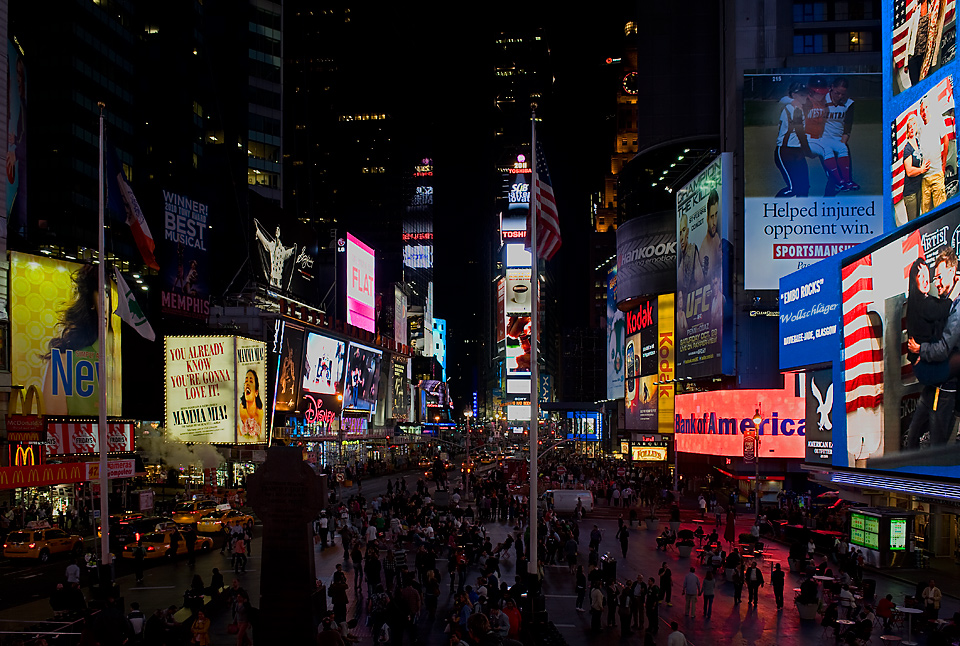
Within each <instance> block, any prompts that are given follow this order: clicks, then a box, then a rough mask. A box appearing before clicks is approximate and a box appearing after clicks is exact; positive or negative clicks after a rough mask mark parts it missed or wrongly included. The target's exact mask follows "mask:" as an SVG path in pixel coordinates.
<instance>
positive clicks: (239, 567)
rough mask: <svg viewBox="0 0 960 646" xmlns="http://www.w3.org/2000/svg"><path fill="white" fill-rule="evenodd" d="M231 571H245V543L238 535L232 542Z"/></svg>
mask: <svg viewBox="0 0 960 646" xmlns="http://www.w3.org/2000/svg"><path fill="white" fill-rule="evenodd" d="M233 559H234V560H233V573H234V574H246V573H247V543H246V541H244V540H243V537H242V536H239V537H237V538H236V540H234V542H233Z"/></svg>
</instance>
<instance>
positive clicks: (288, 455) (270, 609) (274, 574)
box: [247, 446, 326, 644]
mask: <svg viewBox="0 0 960 646" xmlns="http://www.w3.org/2000/svg"><path fill="white" fill-rule="evenodd" d="M247 499H248V500H249V502H250V506H252V507H253V509H254V511H256V513H257V517H259V518H260V520H261V522H262V523H263V542H262V554H261V561H260V621H259V623H258V625H257V626H256V632H255V639H256V641H257V642H258V643H272V641H273V640H274V639H280V638H281V636H282V640H283V642H284V643H287V644H312V643H313V642H314V640H315V639H316V628H315V627H314V623H313V611H312V607H311V597H312V595H313V592H314V589H315V585H316V571H315V569H314V558H313V554H314V552H313V550H314V547H313V526H312V523H313V520H314V519H315V518H316V517H317V514H318V513H319V512H320V510H321V509H322V508H323V507H324V506H325V504H326V482H325V478H323V477H322V476H318V475H317V474H316V473H315V472H314V471H313V469H312V468H310V465H308V464H307V463H306V462H304V461H303V454H302V452H301V450H300V449H299V448H294V447H285V446H275V447H271V448H270V449H268V450H267V460H266V462H264V463H263V464H262V465H261V466H260V468H259V469H257V470H256V472H255V473H253V474H252V475H251V476H249V477H248V478H247Z"/></svg>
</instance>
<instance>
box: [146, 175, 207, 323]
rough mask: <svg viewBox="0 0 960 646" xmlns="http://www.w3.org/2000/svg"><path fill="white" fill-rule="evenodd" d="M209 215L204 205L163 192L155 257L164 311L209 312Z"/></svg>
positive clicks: (179, 313) (193, 314)
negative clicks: (158, 241) (161, 233)
mask: <svg viewBox="0 0 960 646" xmlns="http://www.w3.org/2000/svg"><path fill="white" fill-rule="evenodd" d="M209 215H210V213H209V208H208V206H207V205H206V204H203V203H202V202H197V201H196V200H193V199H190V198H189V197H187V196H185V195H179V194H177V193H173V192H171V191H167V190H164V191H163V243H162V244H161V245H160V248H159V250H158V256H159V261H160V302H161V309H162V311H163V313H164V314H173V315H175V316H184V317H188V318H197V319H203V320H206V319H207V316H209V315H210V298H209V297H210V268H209V265H208V263H207V246H208V243H209V240H208V237H207V235H206V234H207V219H208V218H209Z"/></svg>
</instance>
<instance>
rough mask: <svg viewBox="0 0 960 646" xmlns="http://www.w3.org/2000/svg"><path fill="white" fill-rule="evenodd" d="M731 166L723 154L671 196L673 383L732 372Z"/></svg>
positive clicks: (727, 155)
mask: <svg viewBox="0 0 960 646" xmlns="http://www.w3.org/2000/svg"><path fill="white" fill-rule="evenodd" d="M732 164H733V156H732V154H730V153H723V154H722V155H721V156H720V157H718V158H717V159H715V160H714V161H713V162H711V163H710V165H709V166H707V167H706V168H705V169H704V170H703V171H702V172H701V173H700V174H699V175H697V176H696V177H695V178H694V179H693V181H691V182H690V183H689V184H687V185H686V186H684V187H683V188H682V189H680V190H679V191H677V305H676V313H677V326H676V335H677V347H676V366H677V377H682V378H699V377H709V376H713V375H719V374H731V373H732V371H733V365H734V353H733V300H732V298H731V295H730V289H731V286H732V274H731V270H732V257H733V246H732V245H731V244H730V240H729V235H730V222H731V219H732V212H733V208H732V202H733V191H732V190H725V186H724V183H725V181H732V178H733V170H732ZM726 178H729V179H726Z"/></svg>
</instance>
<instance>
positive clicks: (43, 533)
mask: <svg viewBox="0 0 960 646" xmlns="http://www.w3.org/2000/svg"><path fill="white" fill-rule="evenodd" d="M54 554H73V555H74V556H80V555H81V554H83V539H82V538H80V537H79V536H77V535H76V534H70V533H67V532H65V531H64V530H62V529H59V528H56V527H49V526H46V527H29V526H28V528H27V529H23V530H21V531H18V532H10V533H9V534H8V535H7V540H6V541H4V543H3V555H4V556H5V557H7V558H8V559H39V560H40V562H41V563H46V562H47V561H49V560H50V557H51V556H53V555H54Z"/></svg>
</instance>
